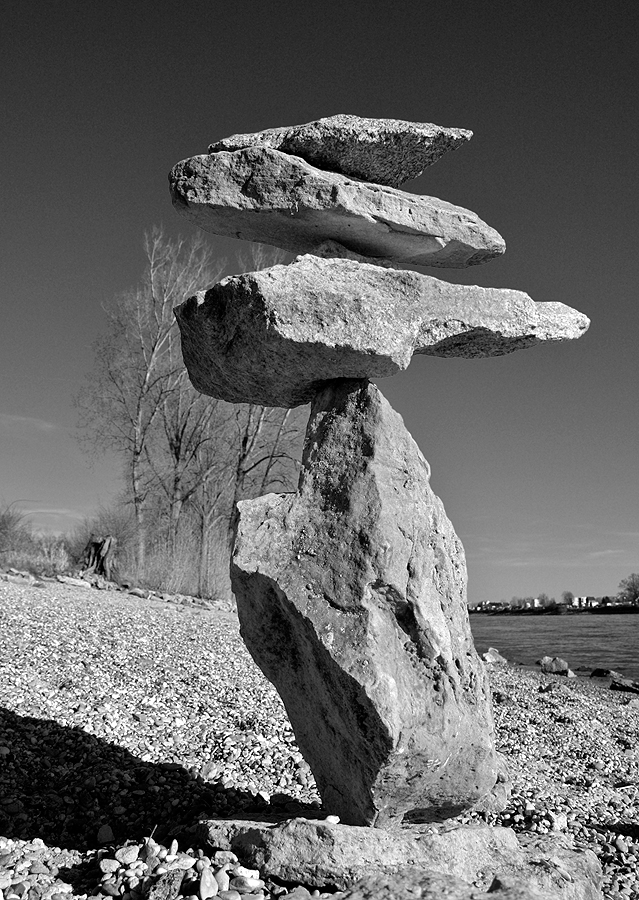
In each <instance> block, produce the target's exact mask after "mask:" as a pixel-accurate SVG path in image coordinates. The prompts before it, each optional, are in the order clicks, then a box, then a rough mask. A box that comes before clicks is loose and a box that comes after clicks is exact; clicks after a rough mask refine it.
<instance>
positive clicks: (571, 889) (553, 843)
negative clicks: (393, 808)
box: [198, 819, 601, 900]
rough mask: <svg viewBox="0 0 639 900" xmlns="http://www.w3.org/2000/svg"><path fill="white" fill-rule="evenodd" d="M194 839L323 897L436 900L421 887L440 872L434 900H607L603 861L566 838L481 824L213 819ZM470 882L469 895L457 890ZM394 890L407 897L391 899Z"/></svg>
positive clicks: (559, 835) (269, 874)
mask: <svg viewBox="0 0 639 900" xmlns="http://www.w3.org/2000/svg"><path fill="white" fill-rule="evenodd" d="M198 836H199V837H200V839H201V840H203V841H205V842H206V843H207V844H208V845H209V847H210V848H211V849H212V850H215V849H218V848H219V849H223V850H232V851H234V852H235V853H237V855H238V856H241V858H242V859H243V860H244V861H245V864H246V865H250V866H255V867H259V868H260V871H261V872H262V873H263V874H264V875H266V876H267V877H270V878H276V879H278V880H281V881H284V882H289V883H296V882H297V883H302V884H306V885H310V886H311V887H312V888H317V889H319V890H323V889H333V888H335V887H337V888H338V889H340V890H349V893H348V894H347V897H349V898H353V900H355V898H357V900H370V898H373V897H379V898H383V900H394V898H395V897H397V898H407V897H415V898H417V897H426V896H428V897H430V896H431V894H430V893H428V892H427V891H426V890H424V888H425V887H426V886H427V885H428V882H429V881H431V880H435V879H436V878H437V876H438V875H439V876H440V877H448V878H449V879H450V881H449V882H448V883H446V882H443V883H442V884H441V885H439V892H436V893H434V894H433V895H432V896H434V897H437V898H439V900H442V898H446V900H473V898H474V900H489V897H493V895H494V897H495V898H496V900H502V898H503V900H506V898H509V900H510V898H512V900H515V898H517V900H523V898H524V897H525V898H526V900H528V898H529V897H530V898H531V900H532V898H533V897H535V898H538V900H539V898H549V897H557V898H559V897H561V898H562V900H600V898H601V893H600V884H601V865H600V864H599V861H598V860H597V857H596V856H595V854H594V853H593V852H592V850H585V851H576V850H575V849H574V848H573V844H572V839H571V838H570V837H568V836H567V835H562V834H548V835H537V834H515V833H514V832H513V831H511V829H509V828H500V827H489V826H485V825H466V826H459V825H453V826H452V827H450V826H434V827H430V828H428V829H426V828H424V827H423V826H421V827H420V826H412V827H403V828H401V829H397V830H394V831H383V830H382V829H379V828H361V827H357V826H355V827H353V826H346V825H342V824H334V823H333V822H327V821H324V822H319V821H309V820H308V819H291V820H289V821H287V822H281V823H278V824H268V823H265V822H260V821H250V820H245V821H242V820H240V819H235V820H233V819H211V820H208V821H206V820H205V821H202V822H200V823H199V828H198ZM408 861H410V866H411V868H407V865H408ZM385 874H386V875H388V876H389V877H390V879H391V880H390V881H389V883H388V884H385V883H384V877H383V876H384V875H385ZM456 879H460V880H461V881H462V884H461V885H456V882H455V880H456ZM423 880H424V881H426V885H424V884H423V883H422V881H423ZM398 882H400V884H398ZM401 882H403V883H401ZM500 882H501V885H500V884H499V883H500ZM464 884H465V885H466V886H467V888H468V891H467V893H466V892H465V891H463V890H461V888H462V887H463V885H464ZM470 885H473V888H472V889H471V888H470ZM515 885H518V886H519V887H520V888H521V889H522V891H525V893H524V892H522V893H521V894H520V893H518V892H517V891H516V889H515ZM394 887H395V888H403V891H402V890H401V889H399V890H397V893H394V892H393V888H394ZM509 887H510V890H512V894H511V893H510V892H509ZM453 888H459V895H458V893H457V892H456V890H453ZM487 890H489V893H488V896H485V894H484V893H483V892H484V891H487ZM528 891H530V892H531V893H530V894H529V893H528ZM538 892H541V893H538Z"/></svg>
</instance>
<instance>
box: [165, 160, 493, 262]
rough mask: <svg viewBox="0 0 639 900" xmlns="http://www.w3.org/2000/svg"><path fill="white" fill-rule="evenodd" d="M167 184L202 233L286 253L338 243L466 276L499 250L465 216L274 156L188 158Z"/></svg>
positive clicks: (428, 200) (439, 203)
mask: <svg viewBox="0 0 639 900" xmlns="http://www.w3.org/2000/svg"><path fill="white" fill-rule="evenodd" d="M169 182H170V186H171V193H172V196H173V204H174V206H175V208H176V209H177V211H178V212H180V213H182V214H183V215H185V216H186V217H187V218H188V219H190V220H191V221H192V222H194V223H195V224H196V225H199V226H200V228H203V229H204V230H205V231H212V232H213V233H214V234H223V235H227V236H229V237H237V238H242V239H243V240H246V241H257V242H259V243H263V244H272V245H274V246H276V247H283V248H284V249H285V250H291V251H292V252H294V253H312V252H313V250H314V248H315V247H317V246H318V245H319V244H323V243H325V242H326V241H337V242H338V243H340V244H342V245H343V246H344V247H346V248H347V249H349V250H354V251H355V252H356V253H361V254H363V255H364V256H371V257H376V256H379V257H385V258H387V259H390V260H394V261H395V262H397V263H407V264H413V265H423V266H448V267H453V268H464V267H465V266H473V265H477V264H479V263H484V262H487V261H488V260H490V259H493V257H495V256H501V254H502V253H503V252H504V251H505V249H506V245H505V244H504V240H503V238H502V237H501V236H500V235H499V234H498V233H497V232H496V231H495V230H494V229H493V228H490V226H488V225H486V223H485V222H482V220H481V219H480V218H479V217H478V216H477V215H475V213H473V212H470V211H469V210H467V209H462V208H461V207H460V206H453V204H452V203H446V202H445V201H444V200H437V199H436V198H435V197H421V196H418V195H417V194H408V193H405V192H404V191H398V190H396V189H395V188H390V187H382V186H380V185H378V184H367V183H366V182H363V181H353V180H352V179H350V178H348V177H347V176H345V175H339V174H336V173H335V172H326V171H323V170H321V169H316V168H314V167H313V166H311V165H310V164H309V163H307V162H305V161H304V160H303V159H300V158H299V157H297V156H289V155H288V154H286V153H280V152H279V151H278V150H269V149H263V148H259V147H257V148H249V149H246V150H236V151H235V152H233V153H226V152H220V153H211V154H209V155H207V156H194V157H193V158H192V159H187V160H184V161H183V162H180V163H178V164H177V165H176V166H175V167H174V168H173V170H172V172H171V174H170V176H169Z"/></svg>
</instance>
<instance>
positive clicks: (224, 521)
mask: <svg viewBox="0 0 639 900" xmlns="http://www.w3.org/2000/svg"><path fill="white" fill-rule="evenodd" d="M144 246H145V253H146V259H147V264H146V268H145V272H144V276H143V278H142V281H141V283H140V285H139V286H138V287H137V288H136V289H134V290H131V291H128V292H126V293H125V294H123V295H121V296H119V297H116V298H115V299H114V300H113V301H112V302H111V303H109V304H108V305H107V306H106V308H105V311H106V314H107V318H108V332H107V333H106V334H105V335H104V336H103V337H102V338H100V339H99V340H98V342H97V343H96V348H95V349H96V362H95V366H94V369H93V371H92V373H91V375H90V377H89V379H88V382H87V384H86V386H85V388H84V389H83V390H82V391H81V393H80V395H79V396H78V398H77V402H78V405H79V407H80V410H81V418H80V429H81V434H82V436H83V440H84V442H85V444H88V445H89V446H90V447H91V449H96V448H97V449H105V448H110V449H113V450H115V451H116V452H118V453H120V454H121V458H122V460H123V463H124V472H125V483H126V491H125V492H126V494H127V495H128V496H129V497H130V502H131V505H132V508H133V511H134V521H135V535H136V546H135V560H136V570H137V577H138V578H144V577H145V572H148V571H149V566H151V568H152V567H153V563H152V559H151V556H153V555H154V556H155V558H157V553H158V552H161V554H162V556H163V560H162V567H163V568H164V569H165V570H167V571H168V570H169V569H170V568H171V567H172V566H173V567H174V564H175V557H176V552H177V550H176V548H177V544H178V538H179V536H180V534H181V531H183V530H184V533H185V534H186V535H187V536H188V534H190V532H189V529H191V530H193V528H194V522H195V530H196V532H197V536H198V543H199V559H198V562H197V570H198V575H197V583H198V590H199V592H200V593H204V592H205V591H207V590H208V586H209V582H210V578H209V568H210V565H209V563H210V558H211V555H212V546H211V545H212V541H213V537H212V535H213V530H214V529H213V526H214V525H216V526H219V528H218V531H219V534H217V533H216V538H215V540H216V541H217V542H218V543H220V544H221V546H220V547H219V548H218V549H219V551H220V552H218V553H217V554H216V555H217V557H220V555H222V556H223V557H224V558H225V563H223V564H222V563H221V564H222V568H225V569H228V553H229V550H230V535H231V534H232V532H233V528H234V524H235V509H236V503H237V501H238V500H239V499H242V498H243V497H246V496H255V495H256V494H259V493H264V492H265V491H267V490H272V489H278V490H279V489H283V490H287V489H292V488H293V487H294V484H295V480H296V478H297V468H298V459H299V456H300V451H301V443H302V434H303V428H304V424H305V420H306V410H305V409H304V410H301V411H300V410H295V411H291V410H284V409H273V408H265V407H261V406H254V405H239V406H235V405H232V404H229V403H225V402H224V401H222V400H215V399H212V398H210V397H206V396H204V395H202V394H199V393H198V392H197V391H195V390H194V388H193V387H192V385H191V383H190V382H189V380H188V376H187V373H186V370H185V368H184V363H183V361H182V354H181V349H180V337H179V331H178V328H177V324H176V323H175V319H174V314H173V307H174V306H175V305H177V304H178V303H181V302H182V301H183V300H184V299H185V298H187V297H188V296H190V295H192V294H194V293H196V292H197V291H198V290H201V289H203V288H206V287H209V286H210V284H211V283H213V282H215V281H217V280H219V278H220V276H221V275H222V272H223V269H224V263H222V262H216V261H215V260H214V259H213V258H212V256H211V253H210V251H209V250H208V249H207V248H206V246H205V245H204V243H203V240H202V239H201V238H200V237H195V238H194V239H192V240H191V241H183V240H181V239H178V240H177V241H171V240H169V239H167V238H165V237H164V236H163V235H162V233H161V232H160V231H157V230H156V231H153V232H152V233H151V234H149V235H147V236H146V239H145V245H144ZM284 258H285V254H284V253H282V252H280V251H277V250H272V249H270V248H264V247H262V246H260V245H255V246H253V247H251V248H250V251H249V252H248V253H247V254H246V255H245V256H244V258H241V259H240V260H239V265H240V267H244V268H247V267H252V268H254V269H255V268H262V267H264V266H265V265H270V264H274V263H277V262H279V261H282V260H283V259H284ZM183 522H184V528H183V527H182V523H183ZM150 523H152V524H153V527H152V528H151V527H150ZM160 526H161V528H160ZM185 529H186V530H185ZM160 535H161V536H160ZM180 540H181V543H182V545H183V544H184V541H185V538H184V536H183V537H182V538H180ZM187 543H190V544H192V541H187ZM149 548H150V549H149ZM190 552H191V553H192V554H193V553H194V548H192V547H191V550H190ZM149 554H151V555H149ZM147 556H149V560H148V565H146V563H147ZM218 562H220V560H219V559H218ZM218 568H219V565H218ZM154 578H155V580H156V581H157V580H161V575H158V573H157V571H156V572H155V575H154ZM175 580H176V579H175V578H173V579H172V582H175Z"/></svg>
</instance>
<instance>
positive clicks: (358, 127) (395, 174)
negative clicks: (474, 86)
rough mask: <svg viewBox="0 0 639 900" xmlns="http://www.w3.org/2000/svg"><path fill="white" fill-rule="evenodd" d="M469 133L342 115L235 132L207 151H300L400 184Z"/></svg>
mask: <svg viewBox="0 0 639 900" xmlns="http://www.w3.org/2000/svg"><path fill="white" fill-rule="evenodd" d="M472 135H473V133H472V131H466V130H465V129H463V128H442V127H441V126H440V125H432V124H430V123H420V122H403V121H401V120H400V119H365V118H361V117H360V116H349V115H344V114H341V115H337V116H328V117H326V118H324V119H318V120H317V121H316V122H308V123H307V124H306V125H293V126H291V127H284V128H268V129H266V130H265V131H257V132H254V133H252V134H234V135H231V137H227V138H223V139H222V140H221V141H216V142H215V143H213V144H211V145H210V147H209V153H218V152H219V151H220V150H243V149H245V148H246V147H268V148H269V149H271V150H279V151H280V152H281V153H289V154H292V155H293V156H301V157H302V159H305V160H306V161H307V162H309V163H311V165H313V166H316V167H317V168H318V169H329V170H330V171H331V172H341V173H342V174H343V175H348V176H349V177H351V178H361V179H362V180H363V181H372V182H375V183H376V184H385V185H388V186H390V187H399V186H400V185H401V184H403V183H404V182H405V181H409V180H410V179H411V178H417V177H418V176H419V175H421V174H422V172H423V171H424V169H425V168H426V166H431V165H432V164H433V163H434V162H437V160H438V159H439V158H440V157H441V156H443V155H444V153H447V152H448V151H449V150H456V149H457V147H459V146H460V145H461V144H464V143H465V142H466V141H469V140H470V138H471V137H472Z"/></svg>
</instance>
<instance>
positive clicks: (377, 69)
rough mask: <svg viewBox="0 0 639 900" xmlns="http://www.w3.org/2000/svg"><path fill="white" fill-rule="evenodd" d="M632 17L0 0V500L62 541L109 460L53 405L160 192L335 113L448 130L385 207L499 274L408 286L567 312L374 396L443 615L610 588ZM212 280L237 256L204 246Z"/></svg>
mask: <svg viewBox="0 0 639 900" xmlns="http://www.w3.org/2000/svg"><path fill="white" fill-rule="evenodd" d="M638 25H639V6H637V4H635V3H630V2H625V3H624V2H617V3H615V2H612V3H607V4H602V3H600V2H598V3H592V2H588V0H586V2H582V3H579V4H575V3H574V2H570V3H568V2H563V0H559V2H554V3H540V2H537V3H534V2H533V3H527V4H523V3H512V2H508V3H506V2H493V3H489V4H487V3H479V2H455V3H446V2H444V3H441V2H440V3H437V4H435V3H430V2H415V0H412V2H397V0H395V2H394V3H392V4H391V3H389V2H383V3H382V2H371V0H367V2H364V0H361V2H347V0H342V2H339V3H337V2H331V0H323V2H322V3H316V2H308V0H307V2H305V3H300V2H299V0H296V2H289V0H285V2H267V0H265V2H261V3H260V2H256V0H234V2H224V0H181V2H180V3H175V2H168V0H164V2H162V3H158V2H157V0H155V2H147V0H108V2H106V3H101V4H95V3H87V2H86V0H82V2H70V0H51V2H49V3H44V4H38V5H37V8H36V6H34V5H32V4H27V3H24V2H15V0H14V2H6V3H5V6H4V13H3V35H2V38H1V39H0V40H1V41H2V46H1V47H0V69H1V72H2V86H1V89H0V96H1V97H2V100H1V106H2V121H1V127H0V158H1V159H2V183H1V189H0V190H1V193H0V196H1V197H2V217H1V222H0V228H1V229H2V243H1V246H2V260H1V266H0V268H1V271H0V297H1V299H2V311H3V315H2V320H1V324H0V366H1V367H2V393H1V395H0V501H1V500H4V502H14V501H15V502H17V503H18V505H19V506H21V507H22V508H23V509H24V510H26V511H28V512H30V513H32V518H33V522H34V524H35V525H36V526H37V527H39V528H43V529H44V528H46V529H50V530H58V529H63V528H68V527H72V526H73V524H74V523H75V522H77V521H78V519H79V518H80V517H82V516H84V515H87V514H90V512H91V511H92V510H93V509H94V508H95V507H96V506H97V504H98V503H100V502H102V503H108V502H109V500H110V499H111V498H112V497H113V496H114V494H115V493H116V492H117V490H118V487H119V484H118V471H119V467H118V463H117V462H116V461H115V460H113V459H110V458H109V457H105V458H99V459H96V460H94V461H93V464H92V467H91V468H90V467H89V464H90V463H91V460H89V459H87V458H86V457H85V456H83V455H82V454H81V452H80V450H79V449H78V447H77V444H76V443H75V441H74V437H73V429H74V426H75V423H76V413H75V410H74V408H73V404H72V397H73V394H74V393H75V392H76V391H77V389H78V387H79V386H80V385H81V383H82V380H83V377H84V375H85V373H86V372H87V371H88V370H89V368H90V367H91V363H92V350H91V343H92V341H93V340H94V338H95V337H96V336H97V334H98V333H99V332H100V330H101V329H103V328H104V324H105V321H104V316H103V313H102V308H101V304H102V303H103V302H104V301H105V300H107V299H108V298H109V297H111V296H113V295H114V294H115V293H117V292H119V291H122V290H124V289H125V288H127V287H130V286H133V285H135V284H136V282H137V281H138V279H139V277H140V274H141V272H142V269H143V266H144V258H143V253H142V239H143V234H144V232H145V230H147V229H149V228H151V227H152V226H153V225H163V226H164V228H165V230H166V231H167V233H168V234H169V235H177V234H178V233H181V234H185V235H187V234H189V233H190V229H191V226H190V225H189V224H188V223H187V222H186V221H185V220H183V219H180V217H179V216H178V215H177V214H176V213H175V212H174V211H173V209H172V207H171V203H170V200H169V194H168V190H167V173H168V171H169V169H170V168H171V166H172V165H173V164H174V163H176V162H177V161H178V160H180V159H183V158H185V157H187V156H192V155H195V154H197V153H202V152H205V151H206V148H207V146H208V144H209V143H210V142H211V141H213V140H215V139H218V138H222V137H225V136H227V135H230V134H233V133H235V132H238V131H254V130H258V129H261V128H266V127H273V126H279V125H292V124H297V123H301V122H307V121H311V120H312V119H315V118H319V117H321V116H327V115H333V114H335V113H353V114H357V115H362V116H375V117H389V118H399V119H408V120H413V121H418V122H435V123H437V124H439V125H446V126H453V127H460V128H470V129H472V130H473V131H474V133H475V136H474V138H473V139H472V141H471V142H470V143H468V144H466V145H465V146H464V147H462V148H461V149H460V150H458V151H456V152H455V153H451V154H449V155H448V156H446V157H445V158H444V159H442V160H441V161H440V162H438V163H437V164H436V165H435V166H433V167H431V168H429V169H427V170H426V172H425V173H424V174H423V175H422V176H421V177H420V178H419V179H418V180H416V181H415V182H412V183H410V185H408V186H407V189H409V190H412V191H415V192H417V193H423V194H431V195H433V196H436V197H441V198H443V199H445V200H448V201H451V202H453V203H456V204H459V205H461V206H464V207H467V208H469V209H472V210H474V211H475V212H477V213H478V214H479V215H480V216H481V217H482V218H483V219H484V220H485V221H486V222H488V224H490V225H492V226H493V227H495V228H497V230H498V231H499V232H500V233H501V234H502V235H503V236H504V237H505V239H506V243H507V246H508V250H507V253H506V256H505V257H503V258H502V259H501V260H497V261H494V262H492V263H489V264H488V265H486V266H480V267H474V268H473V269H471V270H469V272H468V273H465V272H456V271H454V270H448V271H447V270H441V269H439V270H430V271H429V270H427V269H423V270H422V271H424V272H427V273H429V274H434V275H436V276H437V277H440V278H444V279H448V280H451V281H461V282H466V283H475V284H481V285H492V286H495V287H511V288H517V289H520V290H525V291H527V292H528V293H529V294H530V295H531V296H532V297H533V299H535V300H538V301H547V300H559V301H562V302H564V303H567V304H568V305H569V306H573V307H575V308H576V309H578V310H580V311H582V312H584V313H586V314H587V315H588V316H589V317H590V318H591V319H592V325H591V328H590V331H589V332H588V333H587V334H586V336H585V337H584V338H582V339H581V340H579V341H574V342H571V343H567V344H561V345H558V344H555V345H550V346H546V347H542V348H535V349H531V350H525V351H522V352H518V353H514V354H512V355H510V356H507V357H503V358H499V359H487V360H473V361H470V360H448V359H426V358H417V359H416V360H415V361H414V362H413V364H412V365H411V366H410V368H409V370H408V371H407V372H406V373H403V374H402V375H399V376H397V377H395V378H392V379H387V380H385V381H383V382H382V383H381V387H382V390H383V391H384V393H385V394H386V396H387V397H388V399H389V400H390V401H391V403H392V404H393V405H394V406H395V408H396V409H397V410H398V411H399V412H400V413H401V414H402V415H403V416H404V420H405V422H406V425H407V426H408V428H409V430H410V431H411V432H412V434H413V435H414V437H415V438H416V440H417V441H418V443H419V445H420V447H421V448H422V450H423V452H424V455H425V456H426V458H427V459H428V460H429V461H430V463H431V466H432V471H433V476H432V484H433V487H434V489H435V491H436V492H437V493H438V494H439V495H440V496H441V497H442V499H443V501H444V504H445V506H446V509H447V511H448V514H449V516H450V518H451V519H452V521H453V524H454V525H455V527H456V529H457V531H458V533H459V535H460V537H461V538H462V541H463V542H464V545H465V547H466V552H467V556H468V566H469V577H470V584H469V598H470V602H471V603H474V602H477V601H479V600H484V599H502V598H510V597H511V596H512V595H530V594H538V593H540V592H542V591H545V592H546V593H548V594H550V595H551V596H553V595H555V596H559V595H560V594H561V592H562V591H563V590H572V591H573V592H574V593H575V594H595V595H601V594H610V593H614V592H616V589H617V585H618V583H619V581H620V580H621V579H622V578H623V577H625V576H627V575H628V574H629V573H630V572H633V571H639V466H638V448H639V416H638V408H637V407H638V404H637V393H638V392H637V388H638V385H639V353H638V352H637V330H638V326H639V312H638V304H637V285H638V281H639V278H638V276H639V264H638V260H639V253H638V252H637V249H636V243H637V224H636V220H637V185H638V182H639V179H638V174H639V172H638V169H639V165H638V158H639V156H638V153H637V144H638V138H639V118H638V116H637V108H638V100H639V98H638V91H637V87H638V81H639V76H638V66H637V59H639V47H638V46H637V34H638V33H639V29H638ZM211 241H212V242H213V246H214V247H215V249H216V251H219V253H220V254H224V255H226V256H227V257H228V258H229V260H230V263H229V265H230V267H231V268H232V267H233V260H234V258H235V256H236V254H237V251H238V249H241V248H240V247H239V242H236V241H232V240H223V239H217V238H214V237H211Z"/></svg>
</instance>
